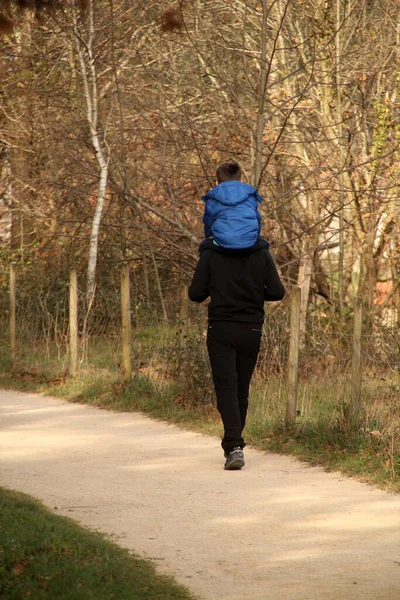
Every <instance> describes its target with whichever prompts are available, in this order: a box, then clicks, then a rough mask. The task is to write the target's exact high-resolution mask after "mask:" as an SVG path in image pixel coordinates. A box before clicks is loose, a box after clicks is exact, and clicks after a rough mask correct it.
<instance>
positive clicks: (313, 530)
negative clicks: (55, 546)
mask: <svg viewBox="0 0 400 600" xmlns="http://www.w3.org/2000/svg"><path fill="white" fill-rule="evenodd" d="M0 425H1V429H0V431H1V434H0V435H1V437H0V459H1V464H0V485H3V486H6V487H10V488H12V489H16V490H20V491H23V492H26V493H28V494H32V495H33V496H35V497H37V498H40V499H41V500H42V501H43V502H44V503H45V504H46V505H47V506H48V507H50V508H52V509H54V508H55V507H57V511H56V512H57V513H61V514H63V515H67V516H69V517H73V518H74V519H76V520H78V521H80V522H81V523H82V524H83V525H86V526H89V527H91V528H96V529H99V530H102V531H105V532H107V533H110V534H114V535H115V536H116V538H117V539H118V540H119V542H120V543H121V545H123V546H125V547H129V548H132V549H133V550H135V551H136V552H138V553H140V554H142V555H143V556H145V557H149V558H152V559H154V560H155V561H156V563H157V565H158V566H159V569H160V570H161V571H164V572H167V573H171V574H173V575H175V577H176V578H177V579H178V581H180V582H182V583H184V584H185V585H186V586H187V587H189V588H190V589H192V590H193V591H194V592H195V593H197V594H198V596H199V598H202V599H204V600H228V599H229V600H358V599H360V600H361V599H362V600H399V598H400V497H399V496H397V495H391V494H388V493H385V492H383V491H380V490H378V489H374V488H371V487H369V486H367V485H364V484H361V483H358V482H355V481H353V480H350V479H347V478H345V477H343V476H340V475H336V474H330V473H325V472H324V471H323V470H322V469H318V468H312V467H308V466H305V465H304V464H301V463H299V462H297V461H295V460H292V459H290V458H287V457H283V456H278V455H273V454H266V453H262V452H257V451H255V450H251V449H248V448H246V461H247V462H246V467H245V468H244V469H243V470H242V471H239V472H227V471H224V470H223V469H222V466H223V457H222V451H221V450H220V448H219V441H218V440H216V439H213V438H208V437H205V436H202V435H199V434H196V433H190V432H186V431H181V430H180V429H178V428H176V427H174V426H171V425H167V424H165V423H161V422H157V421H153V420H151V419H149V418H146V417H144V416H143V415H141V414H137V413H133V414H132V413H129V414H127V413H125V414H122V413H110V412H105V411H102V410H98V409H95V408H90V407H87V406H82V405H77V404H69V403H67V402H63V401H60V400H57V399H54V398H45V397H40V396H36V395H33V394H23V393H18V392H10V391H1V392H0ZM160 600H162V599H160Z"/></svg>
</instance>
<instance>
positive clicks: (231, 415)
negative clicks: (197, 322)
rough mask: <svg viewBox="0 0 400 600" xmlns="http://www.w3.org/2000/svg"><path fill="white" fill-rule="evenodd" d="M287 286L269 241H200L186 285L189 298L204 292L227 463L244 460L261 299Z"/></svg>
mask: <svg viewBox="0 0 400 600" xmlns="http://www.w3.org/2000/svg"><path fill="white" fill-rule="evenodd" d="M284 295H285V289H284V287H283V285H282V282H281V280H280V278H279V275H278V272H277V269H276V266H275V263H274V260H273V258H272V256H271V254H270V253H269V251H268V243H267V242H266V241H265V240H263V239H261V238H260V239H258V241H257V242H256V243H255V245H254V246H252V247H251V248H247V249H244V250H243V249H241V250H230V249H227V248H222V247H221V246H218V245H216V244H215V243H214V242H213V240H212V239H208V240H205V241H204V242H202V244H201V245H200V258H199V261H198V263H197V266H196V270H195V273H194V275H193V279H192V282H191V284H190V287H189V298H190V299H191V300H192V301H194V302H203V301H204V300H206V299H207V298H208V297H210V298H211V302H210V303H209V306H208V333H207V349H208V355H209V359H210V364H211V371H212V377H213V382H214V387H215V392H216V396H217V408H218V411H219V413H220V415H221V418H222V423H223V426H224V436H223V439H222V443H221V446H222V448H223V450H224V456H225V458H226V462H225V469H227V470H239V469H241V468H242V467H243V466H244V454H243V448H244V447H245V445H246V444H245V442H244V439H243V437H242V432H243V429H244V426H245V423H246V415H247V407H248V395H249V386H250V380H251V376H252V374H253V371H254V367H255V365H256V362H257V357H258V353H259V350H260V342H261V334H262V325H263V321H264V301H267V302H274V301H277V300H281V299H282V298H283V297H284Z"/></svg>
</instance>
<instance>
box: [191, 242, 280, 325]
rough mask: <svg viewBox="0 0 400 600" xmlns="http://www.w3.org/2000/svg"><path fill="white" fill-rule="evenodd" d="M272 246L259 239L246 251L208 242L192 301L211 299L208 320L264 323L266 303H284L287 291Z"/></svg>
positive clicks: (193, 285)
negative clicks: (269, 248)
mask: <svg viewBox="0 0 400 600" xmlns="http://www.w3.org/2000/svg"><path fill="white" fill-rule="evenodd" d="M268 246H269V245H268V243H267V242H266V241H265V240H263V239H259V240H258V241H257V242H256V244H255V245H254V246H252V247H251V248H248V249H246V250H243V249H242V250H228V249H226V248H221V247H220V246H216V245H215V244H213V242H212V240H205V241H204V242H202V244H200V248H199V249H200V259H199V261H198V263H197V266H196V270H195V272H194V275H193V279H192V282H191V284H190V287H189V298H190V300H192V301H193V302H203V301H204V300H206V299H207V298H208V297H209V296H210V297H211V302H210V303H209V305H208V320H209V322H213V321H234V322H239V323H257V324H259V323H263V321H264V301H267V302H274V301H276V300H282V298H283V297H284V295H285V288H284V287H283V285H282V282H281V280H280V278H279V275H278V271H277V269H276V266H275V263H274V260H273V258H272V256H271V254H270V253H269V251H268Z"/></svg>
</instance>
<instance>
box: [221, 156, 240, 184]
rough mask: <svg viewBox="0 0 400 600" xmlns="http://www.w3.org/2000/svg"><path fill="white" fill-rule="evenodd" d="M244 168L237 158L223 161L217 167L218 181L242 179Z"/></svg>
mask: <svg viewBox="0 0 400 600" xmlns="http://www.w3.org/2000/svg"><path fill="white" fill-rule="evenodd" d="M241 179H242V169H241V166H240V165H239V163H237V162H236V161H235V160H231V161H229V162H223V163H221V164H220V165H219V167H218V168H217V181H218V183H222V182H223V181H232V180H236V181H241Z"/></svg>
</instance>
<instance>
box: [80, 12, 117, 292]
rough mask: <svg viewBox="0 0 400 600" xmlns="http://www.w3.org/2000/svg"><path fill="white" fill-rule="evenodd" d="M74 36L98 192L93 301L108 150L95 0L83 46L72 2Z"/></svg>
mask: <svg viewBox="0 0 400 600" xmlns="http://www.w3.org/2000/svg"><path fill="white" fill-rule="evenodd" d="M73 17H74V34H75V43H76V48H77V52H78V57H79V64H80V70H81V77H82V83H83V90H84V96H85V100H86V116H87V121H88V125H89V128H90V136H91V141H92V146H93V149H94V152H95V156H96V161H97V164H98V167H99V183H98V188H97V198H96V208H95V212H94V216H93V220H92V228H91V233H90V242H89V259H88V268H87V282H86V296H87V298H88V299H90V298H92V297H93V296H94V293H95V287H96V267H97V255H98V245H99V231H100V225H101V219H102V216H103V208H104V200H105V196H106V191H107V181H108V164H109V158H110V156H109V148H108V146H107V141H106V137H105V133H104V132H103V133H101V134H100V133H99V122H98V121H99V118H98V117H99V102H100V97H99V92H98V88H97V73H96V63H95V58H94V54H93V45H94V0H90V2H89V14H88V19H89V32H88V38H87V40H86V41H85V43H83V40H82V37H81V35H80V31H79V27H78V19H77V11H76V5H75V1H74V2H73Z"/></svg>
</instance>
